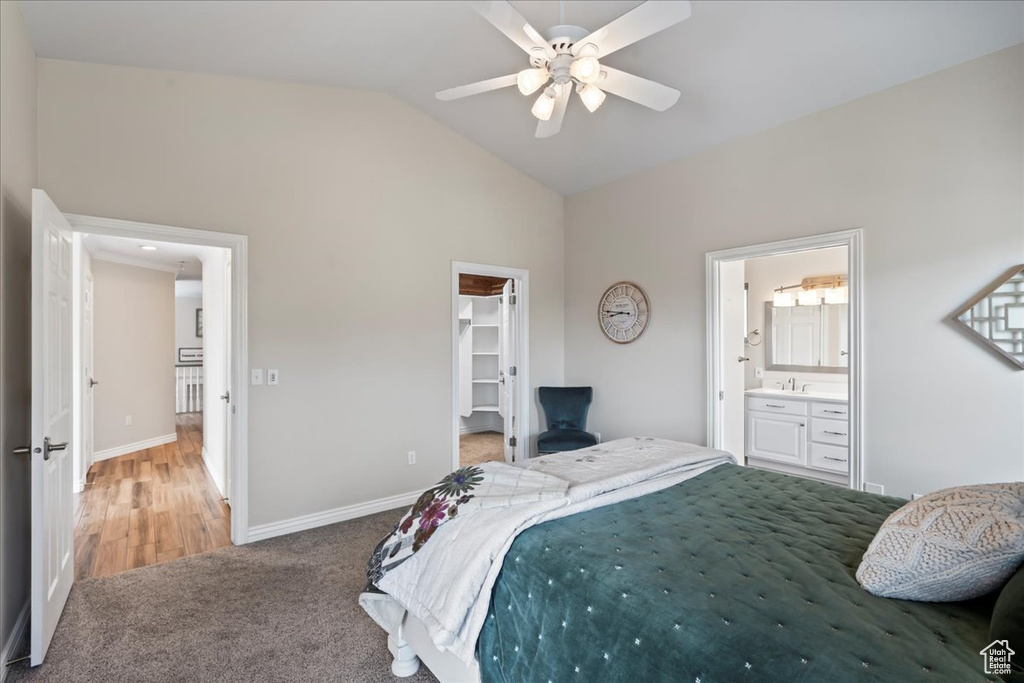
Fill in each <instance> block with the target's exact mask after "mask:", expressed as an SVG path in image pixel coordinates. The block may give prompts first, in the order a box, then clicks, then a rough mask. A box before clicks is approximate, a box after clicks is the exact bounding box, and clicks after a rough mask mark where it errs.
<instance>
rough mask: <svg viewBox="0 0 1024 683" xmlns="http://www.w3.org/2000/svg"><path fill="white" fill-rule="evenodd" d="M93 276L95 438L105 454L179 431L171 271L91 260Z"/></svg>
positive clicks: (98, 452) (97, 449) (99, 452)
mask: <svg viewBox="0 0 1024 683" xmlns="http://www.w3.org/2000/svg"><path fill="white" fill-rule="evenodd" d="M92 277H93V288H94V292H95V294H94V297H93V301H94V302H95V304H94V306H95V307H94V309H93V310H94V313H93V362H94V365H95V368H96V374H95V377H96V378H97V379H98V380H99V382H100V383H99V384H97V385H96V387H95V388H94V389H93V390H92V391H93V430H94V431H93V435H94V436H93V438H94V440H95V441H94V443H95V453H96V456H97V457H103V451H107V450H110V449H121V448H123V447H125V446H130V445H131V444H136V443H139V442H143V441H148V440H151V439H156V438H160V437H164V436H168V435H173V434H174V433H175V427H174V362H173V360H172V359H173V355H174V274H173V273H168V272H167V271H163V270H153V269H150V268H138V267H136V266H127V265H123V264H120V263H111V262H110V261H103V260H100V259H97V258H94V259H93V261H92ZM126 415H131V417H132V423H131V424H130V425H126V424H125V416H126ZM133 450H135V449H133Z"/></svg>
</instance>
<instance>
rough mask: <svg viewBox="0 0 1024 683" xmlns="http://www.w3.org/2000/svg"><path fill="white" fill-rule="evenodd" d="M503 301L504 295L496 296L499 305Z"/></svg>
mask: <svg viewBox="0 0 1024 683" xmlns="http://www.w3.org/2000/svg"><path fill="white" fill-rule="evenodd" d="M503 303H505V297H503V296H499V297H498V305H499V306H500V305H501V304H503Z"/></svg>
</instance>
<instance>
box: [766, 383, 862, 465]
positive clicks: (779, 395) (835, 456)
mask: <svg viewBox="0 0 1024 683" xmlns="http://www.w3.org/2000/svg"><path fill="white" fill-rule="evenodd" d="M746 422H747V433H746V456H747V464H748V465H750V466H752V467H760V468H762V469H769V470H775V471H777V472H784V473H786V474H794V475H797V476H802V477H808V478H811V479H818V480H820V481H827V482H830V483H833V484H843V485H846V484H848V481H849V471H850V447H849V444H850V437H849V431H850V430H849V409H848V405H847V402H846V400H845V399H842V398H838V397H834V396H832V395H815V394H803V393H797V392H779V391H771V390H769V391H758V390H756V389H754V390H751V391H748V392H747V397H746Z"/></svg>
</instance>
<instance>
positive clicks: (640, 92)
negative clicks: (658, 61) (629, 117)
mask: <svg viewBox="0 0 1024 683" xmlns="http://www.w3.org/2000/svg"><path fill="white" fill-rule="evenodd" d="M601 72H602V75H603V76H604V77H603V78H602V79H601V80H599V81H598V82H597V87H599V88H600V89H601V90H604V91H605V92H610V93H611V94H613V95H618V96H619V97H622V98H624V99H627V100H631V101H633V102H636V103H637V104H642V105H644V106H645V107H650V108H651V109H653V110H655V111H665V110H666V109H668V108H669V107H671V106H672V105H673V104H675V103H676V102H677V101H678V100H679V95H680V93H679V91H678V90H676V89H675V88H670V87H668V86H667V85H662V84H661V83H655V82H654V81H649V80H647V79H646V78H640V77H639V76H634V75H633V74H628V73H626V72H625V71H619V70H618V69H612V68H611V67H607V66H604V65H602V66H601Z"/></svg>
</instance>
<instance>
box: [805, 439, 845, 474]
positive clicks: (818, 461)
mask: <svg viewBox="0 0 1024 683" xmlns="http://www.w3.org/2000/svg"><path fill="white" fill-rule="evenodd" d="M810 461H811V467H816V468H818V469H820V470H829V471H831V472H849V471H850V449H849V448H846V447H845V446H831V445H829V444H824V443H812V444H811V458H810Z"/></svg>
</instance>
